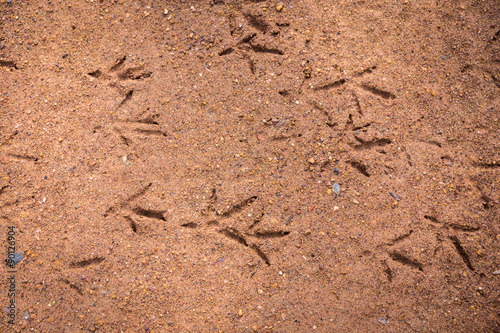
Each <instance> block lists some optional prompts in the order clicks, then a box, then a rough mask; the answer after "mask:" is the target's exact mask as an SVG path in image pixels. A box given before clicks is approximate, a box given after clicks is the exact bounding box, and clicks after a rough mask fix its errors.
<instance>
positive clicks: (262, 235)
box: [254, 230, 290, 239]
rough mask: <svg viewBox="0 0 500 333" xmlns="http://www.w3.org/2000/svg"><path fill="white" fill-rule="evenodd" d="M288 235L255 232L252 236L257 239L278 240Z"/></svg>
mask: <svg viewBox="0 0 500 333" xmlns="http://www.w3.org/2000/svg"><path fill="white" fill-rule="evenodd" d="M289 234H290V231H282V230H280V231H264V232H260V231H257V232H256V233H254V236H255V237H257V238H264V239H266V238H280V237H284V236H287V235H289Z"/></svg>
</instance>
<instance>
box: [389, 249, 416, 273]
mask: <svg viewBox="0 0 500 333" xmlns="http://www.w3.org/2000/svg"><path fill="white" fill-rule="evenodd" d="M390 256H391V259H392V260H394V261H397V262H399V263H401V264H403V265H406V266H410V267H413V268H417V269H418V270H419V271H423V268H422V264H420V263H419V262H418V261H416V260H413V259H410V258H408V257H406V256H404V255H402V254H401V253H398V252H392V253H390Z"/></svg>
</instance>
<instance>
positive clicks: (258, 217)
mask: <svg viewBox="0 0 500 333" xmlns="http://www.w3.org/2000/svg"><path fill="white" fill-rule="evenodd" d="M262 217H264V212H262V213H261V214H260V215H259V216H257V217H256V218H255V220H254V221H253V223H252V224H251V225H250V226H249V227H248V229H252V228H253V227H255V226H256V225H257V224H259V223H260V221H262Z"/></svg>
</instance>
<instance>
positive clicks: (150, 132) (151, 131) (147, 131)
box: [134, 128, 167, 136]
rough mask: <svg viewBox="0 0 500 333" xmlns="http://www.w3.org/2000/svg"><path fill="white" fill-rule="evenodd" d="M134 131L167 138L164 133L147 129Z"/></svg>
mask: <svg viewBox="0 0 500 333" xmlns="http://www.w3.org/2000/svg"><path fill="white" fill-rule="evenodd" d="M134 131H135V132H138V133H141V134H149V135H160V136H167V135H166V134H165V133H163V132H162V131H159V130H147V129H141V128H136V129H134Z"/></svg>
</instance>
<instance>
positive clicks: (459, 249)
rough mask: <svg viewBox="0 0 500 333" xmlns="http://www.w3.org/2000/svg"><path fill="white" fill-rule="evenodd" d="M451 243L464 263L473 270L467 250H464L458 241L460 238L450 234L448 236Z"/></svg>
mask: <svg viewBox="0 0 500 333" xmlns="http://www.w3.org/2000/svg"><path fill="white" fill-rule="evenodd" d="M449 238H450V240H451V242H452V243H453V245H455V248H456V249H457V252H458V254H459V255H460V257H462V260H463V261H464V263H465V265H466V266H467V267H468V268H469V269H470V270H471V271H473V270H474V267H472V263H471V262H470V258H469V255H468V254H467V252H465V249H464V248H463V247H462V244H461V243H460V240H459V239H458V238H457V237H456V236H450V237H449Z"/></svg>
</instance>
